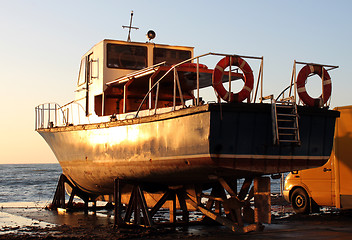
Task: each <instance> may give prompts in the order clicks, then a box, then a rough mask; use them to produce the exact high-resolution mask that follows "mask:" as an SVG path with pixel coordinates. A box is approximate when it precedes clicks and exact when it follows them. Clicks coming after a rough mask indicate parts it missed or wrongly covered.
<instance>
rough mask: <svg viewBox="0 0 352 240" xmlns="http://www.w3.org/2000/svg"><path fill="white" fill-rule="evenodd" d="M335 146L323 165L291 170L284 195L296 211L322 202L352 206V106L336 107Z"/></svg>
mask: <svg viewBox="0 0 352 240" xmlns="http://www.w3.org/2000/svg"><path fill="white" fill-rule="evenodd" d="M335 110H338V111H340V114H341V115H340V118H338V119H337V120H336V126H335V137H334V147H333V151H332V153H331V156H330V159H329V161H328V162H327V163H326V164H325V165H323V166H322V167H318V168H313V169H307V170H301V171H295V172H291V173H289V174H288V175H287V177H286V179H285V186H284V190H283V195H284V198H285V199H286V201H288V202H291V204H292V207H293V210H294V211H295V212H296V213H310V212H312V211H313V210H315V209H317V207H319V206H330V207H336V208H340V209H352V106H344V107H337V108H335Z"/></svg>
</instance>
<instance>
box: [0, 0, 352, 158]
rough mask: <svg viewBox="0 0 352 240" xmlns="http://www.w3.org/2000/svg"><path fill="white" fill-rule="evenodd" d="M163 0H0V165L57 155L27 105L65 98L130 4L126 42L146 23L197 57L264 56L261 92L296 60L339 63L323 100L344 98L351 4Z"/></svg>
mask: <svg viewBox="0 0 352 240" xmlns="http://www.w3.org/2000/svg"><path fill="white" fill-rule="evenodd" d="M167 2H168V1H155V0H150V1H144V0H139V1H138V0H136V1H119V0H114V1H112V0H110V1H83V0H79V1H68V0H60V1H57V0H53V1H43V0H42V1H39V0H31V1H26V0H12V1H2V3H1V8H0V36H1V37H0V43H1V44H0V53H1V57H0V73H1V74H0V78H1V88H0V91H1V92H0V93H1V118H0V119H1V120H0V121H1V122H0V123H1V124H0V129H1V134H0V146H1V149H0V164H4V163H55V162H56V159H55V156H54V154H53V153H52V152H51V150H50V148H49V147H48V146H47V144H46V143H45V141H44V140H43V139H42V138H41V137H40V135H39V134H38V133H36V132H35V131H34V108H35V106H37V105H38V104H41V103H45V102H57V103H59V104H61V105H63V104H65V103H67V102H69V101H71V100H72V99H73V96H74V90H75V84H76V81H77V75H78V71H79V63H80V58H81V56H82V55H83V54H84V53H85V52H86V51H88V50H89V49H90V48H91V47H92V46H93V45H94V44H96V43H97V42H99V41H101V40H103V39H118V40H126V39H127V32H128V31H127V30H124V29H122V27H121V26H122V25H128V24H129V18H130V12H131V10H134V19H133V25H134V26H137V27H139V28H140V29H139V30H132V41H139V42H145V41H146V38H145V33H146V32H147V31H148V30H150V29H153V30H154V31H155V32H156V34H157V36H156V39H155V40H154V42H156V43H162V44H171V45H186V46H194V47H195V55H200V54H203V53H207V52H222V53H229V54H230V53H231V54H232V53H233V54H243V55H252V56H264V91H265V95H269V94H274V95H276V96H277V94H279V93H280V92H281V90H282V89H284V88H285V87H286V86H287V85H288V84H289V81H290V77H291V71H292V65H293V60H295V59H296V60H298V61H306V62H317V63H323V64H331V65H338V66H340V68H339V69H337V70H334V71H331V73H330V75H331V78H332V81H333V93H332V101H331V106H332V107H335V106H343V105H350V104H352V99H351V91H352V79H351V78H352V67H351V66H352V58H351V54H352V47H351V43H352V31H351V24H352V14H351V13H350V10H351V9H352V2H351V1H347V0H346V1H339V0H337V1H325V0H315V1H314V0H312V1H286V0H276V1H270V0H268V1H261V0H254V1H236V0H229V1H204V0H203V1H189V0H188V1H185V0H179V1H174V2H173V3H172V4H169V3H167ZM249 2H250V3H249ZM210 67H211V68H212V67H213V66H210ZM317 86H319V87H320V83H317ZM308 90H309V86H308Z"/></svg>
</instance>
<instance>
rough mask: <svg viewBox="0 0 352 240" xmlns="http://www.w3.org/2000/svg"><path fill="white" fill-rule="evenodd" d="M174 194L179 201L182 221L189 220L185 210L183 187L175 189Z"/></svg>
mask: <svg viewBox="0 0 352 240" xmlns="http://www.w3.org/2000/svg"><path fill="white" fill-rule="evenodd" d="M176 195H177V198H178V202H179V203H180V208H181V210H182V221H183V222H185V223H188V222H189V213H188V210H187V204H186V193H185V191H184V190H183V189H180V190H177V191H176Z"/></svg>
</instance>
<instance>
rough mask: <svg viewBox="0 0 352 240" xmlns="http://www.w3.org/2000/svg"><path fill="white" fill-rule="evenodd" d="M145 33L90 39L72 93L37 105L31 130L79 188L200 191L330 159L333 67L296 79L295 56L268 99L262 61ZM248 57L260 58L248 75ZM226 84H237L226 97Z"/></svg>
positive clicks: (312, 68)
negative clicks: (134, 37) (318, 81)
mask: <svg viewBox="0 0 352 240" xmlns="http://www.w3.org/2000/svg"><path fill="white" fill-rule="evenodd" d="M148 36H151V37H150V39H149V41H147V42H132V41H122V40H110V39H105V40H103V41H101V42H99V43H98V44H96V45H95V46H93V47H92V48H91V49H90V50H89V51H88V52H87V53H86V54H84V56H83V57H82V59H81V65H80V70H79V77H78V81H77V88H76V90H75V99H74V100H73V101H71V102H69V103H68V104H65V105H62V106H60V105H59V104H56V103H45V104H40V105H38V106H37V107H36V131H37V132H38V133H39V134H40V135H41V136H42V137H43V138H44V139H45V141H46V142H47V144H48V145H49V146H50V148H51V149H52V151H53V153H54V154H55V156H56V158H57V160H58V162H59V163H60V165H61V167H62V171H63V175H64V176H65V177H66V178H67V179H68V180H69V182H71V184H72V185H73V186H75V187H77V188H78V189H79V191H81V193H85V194H87V195H88V196H90V197H91V198H93V199H96V198H97V196H104V195H110V196H111V195H113V194H114V180H115V179H120V180H123V181H128V182H134V183H139V184H141V185H142V186H144V189H147V190H148V191H150V192H156V191H161V190H163V189H165V188H172V187H173V186H179V185H196V186H201V188H206V186H208V185H209V184H211V183H213V182H214V181H216V179H230V178H231V179H240V178H246V179H247V178H254V177H258V176H263V175H275V174H278V173H283V172H290V171H296V170H301V169H307V168H313V167H318V166H322V165H323V164H324V163H325V162H326V161H327V160H328V159H329V156H330V154H331V150H332V145H333V138H334V128H335V120H336V118H337V117H339V112H338V111H334V110H330V109H329V108H328V99H329V98H330V94H331V79H330V77H329V74H328V72H327V70H326V68H329V67H330V69H328V70H331V69H333V68H336V67H335V66H329V65H321V64H305V63H304V67H303V68H302V70H300V72H299V74H298V77H296V66H298V65H299V64H303V63H301V62H296V61H295V62H294V71H293V73H292V78H291V82H289V87H288V88H286V89H285V91H283V92H282V93H283V94H280V96H279V97H277V98H274V96H273V95H269V96H263V57H253V56H243V55H237V54H223V53H212V52H210V53H206V54H203V55H200V56H194V53H193V50H194V49H193V47H187V46H173V45H165V44H158V43H154V42H153V40H152V38H153V37H154V36H155V33H154V32H153V31H150V32H148ZM208 58H212V59H215V60H209V61H215V62H216V61H218V62H217V64H216V65H215V66H214V67H213V68H209V67H208V66H207V65H206V64H204V63H203V61H206V59H208ZM250 60H251V61H257V62H258V63H259V71H258V74H257V75H256V76H255V74H254V71H253V70H252V68H251V66H250V65H249V63H248V62H249V61H250ZM201 62H202V63H201ZM312 74H318V75H319V76H320V77H321V78H322V82H323V93H322V96H320V97H319V98H316V99H314V98H311V97H310V96H309V95H308V93H307V91H306V89H305V86H304V84H305V81H306V79H307V77H308V76H310V75H312ZM235 81H241V82H243V88H242V89H241V90H240V91H239V92H237V93H232V92H231V84H233V82H235ZM224 86H227V88H229V90H226V89H225V87H224ZM212 88H213V89H214V90H215V91H214V93H215V95H216V98H215V99H216V101H210V102H205V101H204V100H203V98H202V97H201V96H200V95H201V92H202V89H212ZM288 91H289V94H287V92H288ZM285 93H286V95H287V96H286V97H284V95H285ZM280 98H281V99H280Z"/></svg>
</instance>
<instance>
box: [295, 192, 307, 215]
mask: <svg viewBox="0 0 352 240" xmlns="http://www.w3.org/2000/svg"><path fill="white" fill-rule="evenodd" d="M291 204H292V208H293V210H294V211H295V212H296V213H300V214H308V213H309V211H310V203H309V197H308V194H307V192H306V191H305V190H304V189H302V188H297V189H295V190H294V191H293V193H292V195H291Z"/></svg>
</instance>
